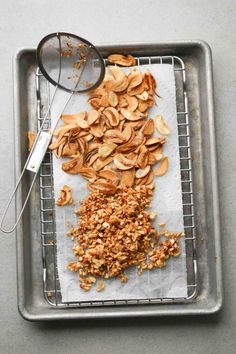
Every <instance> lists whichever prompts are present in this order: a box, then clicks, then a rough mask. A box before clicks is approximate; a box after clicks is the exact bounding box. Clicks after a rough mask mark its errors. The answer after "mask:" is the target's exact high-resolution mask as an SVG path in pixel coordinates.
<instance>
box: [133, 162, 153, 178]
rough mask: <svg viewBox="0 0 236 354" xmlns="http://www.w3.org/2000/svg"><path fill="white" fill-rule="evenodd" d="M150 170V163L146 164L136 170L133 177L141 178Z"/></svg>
mask: <svg viewBox="0 0 236 354" xmlns="http://www.w3.org/2000/svg"><path fill="white" fill-rule="evenodd" d="M149 171H150V165H147V166H146V167H145V168H144V169H141V168H139V169H138V170H137V171H136V174H135V177H136V178H143V177H145V176H146V175H147V174H148V173H149Z"/></svg>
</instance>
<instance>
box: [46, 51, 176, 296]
mask: <svg viewBox="0 0 236 354" xmlns="http://www.w3.org/2000/svg"><path fill="white" fill-rule="evenodd" d="M108 61H109V62H110V63H113V64H118V65H121V66H132V65H135V59H134V58H133V57H132V56H127V57H124V56H122V55H119V54H114V55H111V56H109V57H108ZM155 95H156V81H155V79H154V77H153V76H152V74H151V73H150V72H149V71H147V70H146V71H144V72H141V71H140V70H138V69H137V68H131V69H130V71H129V73H128V74H126V73H125V72H123V70H122V69H121V68H120V67H119V66H108V67H107V68H106V75H105V79H104V81H103V83H102V84H101V85H100V86H99V87H98V88H96V89H95V90H93V91H92V92H90V96H89V99H88V102H89V104H90V105H91V106H92V109H91V110H89V111H86V112H85V111H84V112H80V113H78V114H73V115H62V116H61V119H62V121H63V122H64V124H63V125H61V126H60V127H59V128H58V129H57V130H56V131H55V133H54V140H53V142H52V144H51V145H50V149H51V150H53V152H54V153H55V154H56V156H57V157H59V158H61V157H63V158H67V159H68V160H67V161H65V162H63V163H62V170H63V171H64V172H66V173H69V174H80V175H82V176H83V177H85V178H86V179H87V180H88V184H87V187H88V189H89V190H90V191H91V193H90V194H89V196H88V198H87V199H85V200H84V201H82V202H81V205H82V206H81V208H80V209H79V210H78V211H77V213H76V214H77V215H78V216H80V221H79V223H78V225H77V226H73V227H71V228H70V229H69V231H68V232H67V236H69V237H71V238H72V240H74V241H75V245H74V248H73V251H74V255H75V257H76V261H75V262H74V261H73V262H70V263H69V264H68V268H69V269H70V270H72V271H75V272H79V276H80V278H79V279H80V287H81V288H82V289H84V290H85V291H88V290H89V289H90V288H91V286H92V284H94V283H95V282H96V281H97V279H99V278H101V279H108V278H111V277H114V276H118V277H119V278H120V280H121V282H126V281H127V280H128V277H127V276H126V275H125V273H124V270H125V269H126V268H128V267H129V266H131V265H135V266H137V268H138V270H139V273H141V272H142V271H143V270H145V269H150V270H151V269H154V268H161V267H163V266H165V263H166V261H167V259H168V258H169V257H170V256H178V255H179V254H180V251H179V243H178V238H179V237H180V236H181V235H182V233H169V232H168V231H166V230H164V229H163V230H162V231H161V232H157V231H156V230H155V229H154V228H153V227H152V225H151V222H152V220H153V218H154V217H155V216H153V215H152V214H153V213H152V212H151V213H149V212H147V211H145V209H146V208H147V207H148V206H149V203H150V201H151V198H152V194H153V191H152V190H153V189H154V181H153V180H154V176H155V175H156V176H162V175H164V174H165V173H166V171H167V170H168V164H169V163H168V157H167V156H164V153H163V146H164V144H165V143H166V136H167V135H169V134H170V129H169V127H168V125H167V124H166V123H165V121H164V119H163V117H162V116H161V115H157V116H156V117H154V118H149V117H148V109H149V108H151V107H152V106H153V105H154V104H155ZM154 133H155V135H154ZM154 165H157V166H156V167H155V169H154V168H153V167H154ZM140 198H141V199H140ZM71 203H72V195H71V188H70V187H69V186H67V185H65V186H64V187H63V188H62V189H61V193H60V196H59V198H58V199H57V201H56V204H57V205H58V206H62V205H66V204H71ZM133 209H134V210H133ZM159 226H160V227H162V226H163V227H164V226H165V225H164V224H163V225H161V224H159ZM161 237H165V238H166V240H164V241H163V242H160V238H161ZM147 255H148V257H149V260H148V257H147ZM104 286H105V285H104V283H103V281H102V282H100V285H99V286H98V287H97V289H96V290H97V291H101V290H103V289H104Z"/></svg>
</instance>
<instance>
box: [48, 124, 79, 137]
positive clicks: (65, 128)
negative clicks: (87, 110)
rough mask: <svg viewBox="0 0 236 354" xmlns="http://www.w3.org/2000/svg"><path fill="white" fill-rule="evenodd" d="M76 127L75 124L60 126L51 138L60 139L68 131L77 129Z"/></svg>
mask: <svg viewBox="0 0 236 354" xmlns="http://www.w3.org/2000/svg"><path fill="white" fill-rule="evenodd" d="M77 127H78V125H77V124H65V125H61V126H60V127H58V128H57V129H56V130H55V132H54V133H53V136H54V137H55V138H58V139H59V138H60V137H62V136H63V135H64V134H66V133H67V132H68V131H70V130H71V129H73V128H77Z"/></svg>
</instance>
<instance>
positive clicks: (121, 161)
mask: <svg viewBox="0 0 236 354" xmlns="http://www.w3.org/2000/svg"><path fill="white" fill-rule="evenodd" d="M114 165H115V166H116V167H117V168H118V169H119V170H130V169H131V168H132V167H134V161H132V160H129V159H127V158H126V157H125V156H124V155H122V154H117V155H115V157H114Z"/></svg>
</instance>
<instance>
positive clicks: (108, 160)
mask: <svg viewBox="0 0 236 354" xmlns="http://www.w3.org/2000/svg"><path fill="white" fill-rule="evenodd" d="M112 161H113V157H111V156H109V157H107V158H106V159H105V160H101V159H99V158H98V159H96V161H95V162H94V163H93V165H92V166H93V168H94V169H95V171H100V170H101V169H102V168H103V167H105V166H106V165H108V164H109V163H111V162H112Z"/></svg>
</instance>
